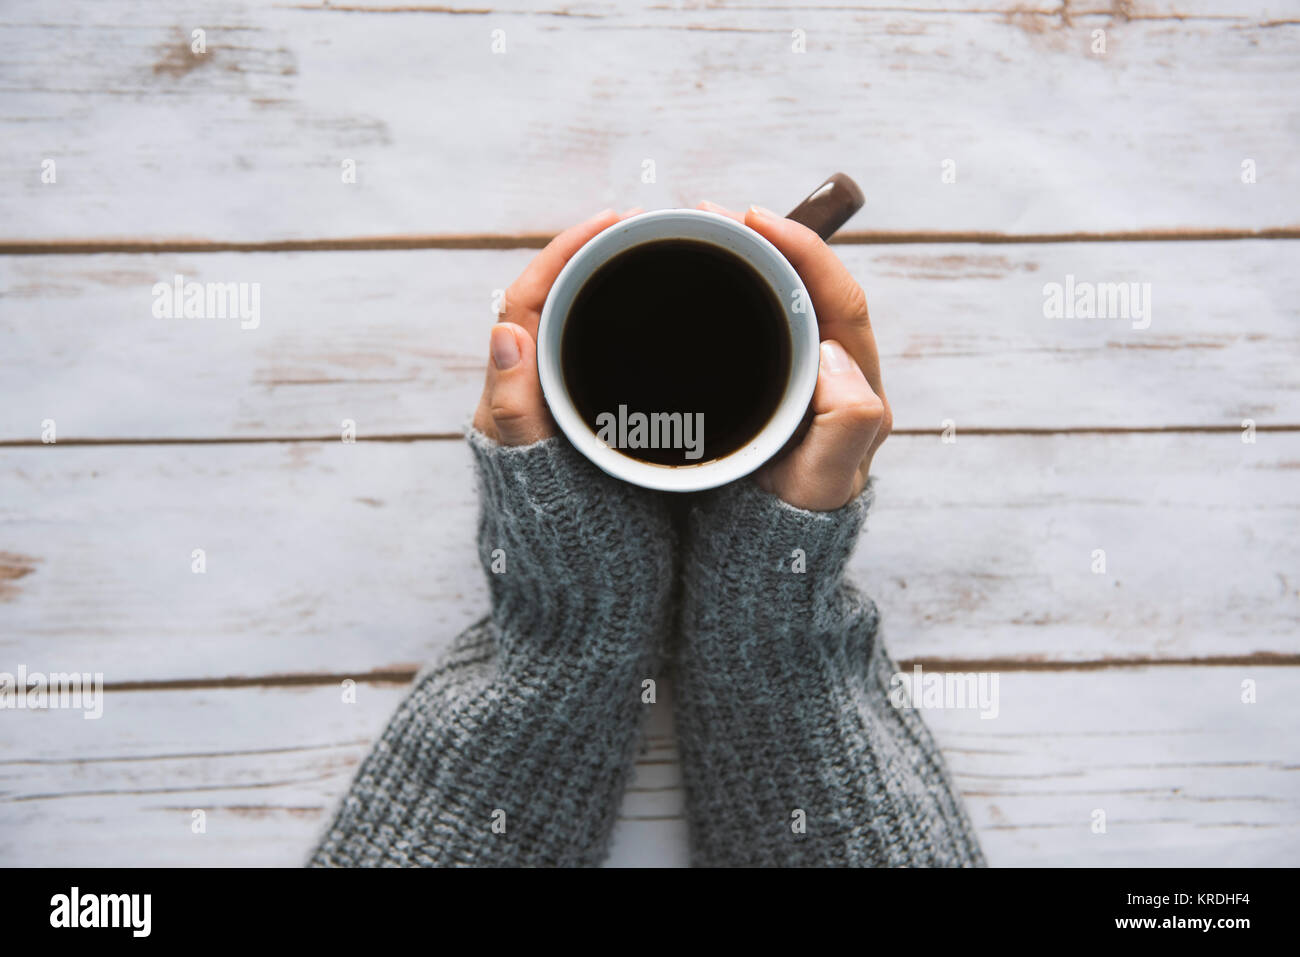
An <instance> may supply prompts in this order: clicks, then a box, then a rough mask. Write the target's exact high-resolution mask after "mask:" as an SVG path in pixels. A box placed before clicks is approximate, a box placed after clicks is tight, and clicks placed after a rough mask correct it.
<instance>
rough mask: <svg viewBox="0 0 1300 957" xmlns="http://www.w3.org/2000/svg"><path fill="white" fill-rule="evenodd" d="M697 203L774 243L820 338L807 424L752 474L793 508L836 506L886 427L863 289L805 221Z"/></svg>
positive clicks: (852, 489)
mask: <svg viewBox="0 0 1300 957" xmlns="http://www.w3.org/2000/svg"><path fill="white" fill-rule="evenodd" d="M699 208H700V209H704V210H708V211H709V212H714V213H721V214H722V215H724V216H730V217H731V218H732V219H734V220H736V221H737V222H740V223H744V224H745V225H746V226H748V227H750V228H751V229H753V230H755V231H756V232H758V233H759V234H760V235H761V236H763V237H764V238H765V239H767V240H768V241H769V242H770V243H772V245H773V246H775V247H776V248H777V249H779V250H780V251H781V254H782V255H783V256H785V258H786V259H788V260H790V264H791V265H793V266H794V268H795V271H796V272H798V273H799V278H800V279H802V280H803V284H804V286H805V287H807V289H808V293H809V295H811V296H812V303H813V309H814V311H816V313H817V326H818V328H819V330H820V333H821V338H822V344H821V365H820V369H819V370H818V373H817V388H816V391H814V392H813V398H812V411H813V419H812V424H811V426H810V427H809V429H808V433H807V434H806V435H805V436H804V437H803V439H802V440H801V441H800V442H799V444H798V445H796V446H795V447H794V448H793V449H791V450H790V451H789V452H787V453H786V454H785V455H784V456H782V457H781V458H780V459H778V460H777V461H775V462H772V463H770V464H768V465H767V466H765V467H764V468H763V469H761V470H760V471H759V472H758V474H757V475H756V476H755V480H756V481H757V482H758V484H759V487H761V488H762V489H763V490H764V491H767V492H770V493H772V494H773V495H776V496H777V497H778V498H780V499H781V500H782V501H785V502H787V503H789V504H790V505H794V506H797V507H799V508H804V509H808V510H809V511H814V512H829V511H834V510H835V509H838V508H841V507H842V506H844V505H847V504H848V503H849V502H851V501H852V500H853V499H854V498H856V497H857V496H858V495H859V494H860V493H861V492H862V490H863V488H865V487H866V484H867V474H868V472H869V470H870V468H871V459H872V457H873V456H874V455H875V454H876V450H877V449H878V448H880V446H881V443H883V442H884V441H885V439H886V438H887V437H888V436H889V431H890V429H891V428H892V426H893V414H892V413H891V412H890V409H889V402H888V400H886V399H885V390H884V387H883V386H882V385H881V381H880V357H879V355H878V354H877V352H876V340H875V336H873V335H872V332H871V318H870V316H869V315H868V313H867V297H866V293H864V292H863V291H862V287H861V286H860V285H858V282H857V280H855V279H854V278H853V275H852V274H851V273H850V272H849V271H848V269H847V268H845V266H844V264H843V263H842V262H840V259H839V257H838V256H836V255H835V253H834V252H832V251H831V248H830V247H829V246H827V245H826V243H825V242H824V241H823V240H822V238H821V237H820V236H818V235H817V234H816V233H815V232H813V231H812V230H811V229H809V228H808V227H807V226H804V225H802V224H801V223H796V222H794V221H793V220H790V219H786V218H784V217H782V216H778V215H777V214H776V213H773V212H771V211H770V210H766V209H763V208H762V207H760V206H751V207H749V209H748V210H747V211H746V212H745V214H744V215H743V216H742V215H741V214H739V213H734V212H732V211H731V210H728V209H725V208H724V207H722V206H718V205H717V204H716V203H709V202H703V203H700V204H699Z"/></svg>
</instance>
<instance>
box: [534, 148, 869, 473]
mask: <svg viewBox="0 0 1300 957" xmlns="http://www.w3.org/2000/svg"><path fill="white" fill-rule="evenodd" d="M845 184H847V186H846V185H845ZM861 205H862V194H861V191H860V190H858V189H857V186H856V185H855V184H853V182H852V180H849V179H848V178H847V177H845V176H843V174H836V176H834V177H832V178H831V179H829V180H827V181H826V183H824V184H822V186H820V187H818V189H817V190H815V191H814V192H813V193H812V194H811V195H810V196H809V197H808V199H806V200H805V201H804V202H803V203H801V204H800V206H799V207H798V208H796V210H795V211H794V212H792V213H791V214H790V218H792V219H796V220H798V221H800V222H803V223H805V225H808V226H810V227H812V228H813V229H815V230H816V231H817V232H819V233H820V234H821V235H822V236H823V237H828V236H829V235H830V233H832V232H834V231H835V229H837V228H839V226H840V225H841V223H843V221H844V220H846V219H848V217H849V216H851V215H852V214H853V213H854V212H856V211H857V209H858V208H859V207H860V206H861ZM674 239H677V240H694V241H697V242H703V243H709V244H712V245H714V246H720V247H722V248H723V249H725V250H727V251H729V252H731V253H732V254H734V255H736V256H739V257H740V258H741V259H743V260H744V261H745V262H747V263H749V264H750V265H751V266H752V267H753V268H754V269H755V271H756V272H757V273H758V275H759V276H761V277H762V279H763V281H764V282H765V283H766V284H767V285H768V286H769V287H770V288H771V291H772V293H773V294H774V295H775V296H776V298H777V300H778V301H780V302H781V303H782V304H783V306H784V312H785V315H786V319H787V321H788V323H789V331H790V366H789V376H788V378H787V381H786V384H785V389H784V391H783V392H782V394H781V397H780V400H779V401H778V403H777V404H776V408H775V411H774V412H773V413H772V415H771V416H770V417H769V418H768V420H767V423H766V424H765V425H764V426H763V427H762V428H761V429H760V430H759V432H758V434H756V435H755V436H754V437H753V438H752V439H750V440H749V441H748V442H746V443H745V444H744V445H743V446H741V447H740V448H738V449H736V450H735V451H733V452H731V453H730V454H728V455H726V456H723V457H722V458H717V459H713V460H711V461H707V462H701V463H700V464H698V465H671V466H669V465H657V464H655V463H653V462H646V461H643V460H641V459H636V458H632V457H631V456H630V455H628V454H626V453H625V452H622V451H620V450H618V449H615V448H611V447H610V446H609V445H606V444H605V442H603V441H602V440H601V439H600V438H599V437H597V435H596V433H595V432H594V431H593V430H592V428H591V426H589V425H588V424H587V422H586V421H585V420H584V419H583V418H582V416H581V415H580V414H579V412H578V410H577V409H576V408H575V407H574V404H573V401H572V399H571V397H570V395H569V391H568V389H567V387H566V385H565V381H564V374H563V363H562V361H561V354H560V349H561V343H562V341H563V337H564V328H565V322H566V320H567V318H568V315H569V311H570V308H571V307H572V306H573V302H574V299H575V298H576V297H577V294H578V292H579V291H580V290H581V289H582V287H583V285H584V284H585V283H586V281H587V280H588V279H589V278H590V277H591V276H592V275H593V274H594V273H595V272H596V270H598V269H599V268H600V267H601V266H602V265H604V264H605V263H607V262H609V261H610V260H611V259H612V258H613V257H615V256H617V255H618V254H619V253H622V252H623V251H624V250H627V249H630V248H632V247H633V246H637V245H640V244H642V243H649V242H657V241H662V240H674ZM820 344H821V340H820V336H819V335H818V331H817V316H816V313H815V312H814V310H813V304H812V297H811V296H809V294H808V290H807V289H805V288H804V284H803V280H801V279H800V278H799V274H798V273H797V272H795V269H794V267H793V266H792V265H790V262H789V261H788V260H787V259H786V258H785V257H784V256H783V255H781V253H780V251H778V250H777V248H776V247H775V246H773V245H772V244H771V243H770V242H768V241H767V240H766V239H764V238H763V237H762V236H761V235H759V234H758V233H757V232H755V231H754V230H752V229H750V228H749V227H748V226H745V225H743V224H742V223H738V222H736V221H735V220H733V219H730V218H729V217H727V216H722V215H719V214H718V213H710V212H704V211H702V210H696V209H663V210H655V211H653V212H649V213H641V214H640V215H638V216H632V217H630V218H629V219H626V220H623V221H622V222H619V223H616V224H615V225H613V226H610V227H609V228H608V229H606V230H604V231H603V232H601V233H600V234H599V235H597V236H595V237H594V238H593V239H592V240H591V241H590V242H588V243H587V244H586V245H585V246H583V247H582V248H581V249H580V250H578V252H577V253H576V254H575V255H574V256H573V258H572V259H570V260H569V262H568V263H567V264H566V265H565V267H564V269H563V270H561V272H560V275H559V277H558V278H557V279H556V280H555V284H554V285H553V286H552V287H551V292H550V295H548V296H547V298H546V305H545V306H544V307H543V309H542V317H541V322H540V324H539V326H538V329H537V366H538V372H539V374H540V376H541V382H542V391H543V393H544V394H545V396H546V402H547V405H548V406H549V407H550V410H551V414H552V416H553V417H554V418H555V422H556V424H557V425H558V426H559V427H560V430H561V431H562V432H564V434H565V435H566V436H567V437H568V439H569V441H570V442H572V443H573V445H574V447H575V448H576V449H577V450H578V451H579V452H581V453H582V454H583V455H585V456H586V457H587V458H589V459H590V460H591V461H592V462H594V463H595V464H596V465H597V466H599V467H600V468H601V469H603V470H604V471H606V472H608V473H609V474H610V475H612V476H614V477H615V478H619V479H622V480H624V481H626V482H631V483H633V484H635V485H640V486H643V487H645V488H651V489H660V490H663V491H669V492H695V491H701V490H703V489H709V488H715V487H716V486H719V485H725V484H726V483H728V482H732V481H735V480H736V479H738V478H741V477H743V476H745V475H748V474H749V473H750V472H753V471H754V470H755V469H757V468H758V467H759V466H760V465H762V464H763V463H764V462H766V461H768V460H769V459H771V458H772V457H773V456H774V455H776V454H777V453H778V452H780V451H781V450H782V449H783V448H784V447H785V445H786V443H787V442H788V441H789V440H790V438H791V437H792V436H793V435H794V434H795V432H796V430H797V429H798V428H799V427H800V425H801V424H802V423H803V420H804V416H805V413H806V412H807V410H808V406H809V403H810V402H811V401H812V394H813V390H814V389H815V388H816V386H817V371H818V362H819V359H818V349H819V346H820ZM682 348H683V349H689V348H690V343H689V342H684V343H682Z"/></svg>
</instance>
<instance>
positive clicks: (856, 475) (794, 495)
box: [765, 339, 885, 512]
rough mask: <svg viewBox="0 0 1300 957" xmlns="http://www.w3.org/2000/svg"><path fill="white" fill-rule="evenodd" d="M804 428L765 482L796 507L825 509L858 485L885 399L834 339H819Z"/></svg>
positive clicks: (849, 497)
mask: <svg viewBox="0 0 1300 957" xmlns="http://www.w3.org/2000/svg"><path fill="white" fill-rule="evenodd" d="M812 411H813V418H812V424H811V425H810V426H809V427H808V432H807V433H806V434H805V435H804V437H803V439H802V441H800V442H799V444H798V445H797V446H795V447H794V449H792V450H791V452H790V454H789V455H788V456H786V457H785V458H784V459H782V460H781V461H780V462H778V463H777V464H776V465H775V467H774V468H773V470H772V472H771V474H770V475H769V476H768V481H767V483H765V485H769V486H770V487H769V491H771V492H773V493H775V494H776V495H778V496H779V497H780V498H781V499H783V500H784V501H786V502H788V503H789V504H791V505H794V506H797V507H799V508H805V509H808V510H810V511H816V512H829V511H834V510H835V509H837V508H841V507H842V506H844V505H847V504H848V503H849V502H850V501H851V500H852V499H853V497H854V496H855V495H857V494H858V493H859V492H861V491H862V483H863V482H864V481H865V480H864V478H863V475H862V472H861V466H862V462H863V460H864V459H865V458H866V456H867V453H868V451H869V450H870V449H871V443H872V442H873V441H874V440H875V438H876V433H877V432H878V431H879V430H880V425H881V422H882V421H883V420H884V414H885V404H884V402H883V401H882V400H881V398H880V397H879V396H878V395H876V394H875V393H874V392H873V391H871V385H870V384H869V383H868V382H867V377H866V376H864V375H863V374H862V370H861V369H860V368H859V367H858V364H857V363H856V362H854V361H853V358H852V357H851V356H850V355H849V354H848V352H847V351H846V350H845V349H844V347H843V346H841V345H840V344H839V343H838V342H836V341H835V340H833V339H827V340H826V341H825V342H823V343H822V345H821V367H820V369H819V370H818V373H817V389H816V391H814V392H813V400H812Z"/></svg>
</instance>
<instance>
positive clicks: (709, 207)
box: [700, 199, 723, 213]
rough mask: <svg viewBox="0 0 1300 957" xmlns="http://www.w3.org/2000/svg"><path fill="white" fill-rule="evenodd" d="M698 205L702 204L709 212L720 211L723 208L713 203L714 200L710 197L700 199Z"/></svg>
mask: <svg viewBox="0 0 1300 957" xmlns="http://www.w3.org/2000/svg"><path fill="white" fill-rule="evenodd" d="M700 205H701V206H703V207H704V208H705V209H706V210H708V211H709V212H710V213H720V212H722V210H723V207H722V206H719V205H718V204H717V203H715V202H714V201H713V200H711V199H702V200H700Z"/></svg>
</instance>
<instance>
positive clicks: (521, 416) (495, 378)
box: [485, 322, 555, 445]
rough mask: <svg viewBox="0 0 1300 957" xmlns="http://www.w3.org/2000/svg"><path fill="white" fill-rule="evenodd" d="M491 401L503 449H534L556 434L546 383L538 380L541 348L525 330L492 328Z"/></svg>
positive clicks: (512, 326) (510, 324) (505, 325)
mask: <svg viewBox="0 0 1300 957" xmlns="http://www.w3.org/2000/svg"><path fill="white" fill-rule="evenodd" d="M490 352H491V357H492V358H491V362H489V363H488V377H487V387H486V390H485V391H486V393H487V399H488V402H487V404H488V409H489V411H490V412H491V415H492V421H493V423H494V424H495V425H496V431H497V436H498V439H499V441H500V442H501V444H502V445H531V444H532V443H533V442H538V441H540V440H542V439H545V438H548V437H550V436H551V435H554V434H555V425H554V422H553V421H552V420H551V414H550V411H549V410H548V409H547V408H546V400H545V398H543V396H542V383H541V381H540V380H539V379H538V377H537V344H536V343H535V342H533V337H532V336H530V335H529V334H528V332H527V330H525V329H524V328H523V327H522V326H517V325H515V324H514V323H513V322H499V323H497V324H496V325H495V326H493V327H492V339H491V342H490Z"/></svg>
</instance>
